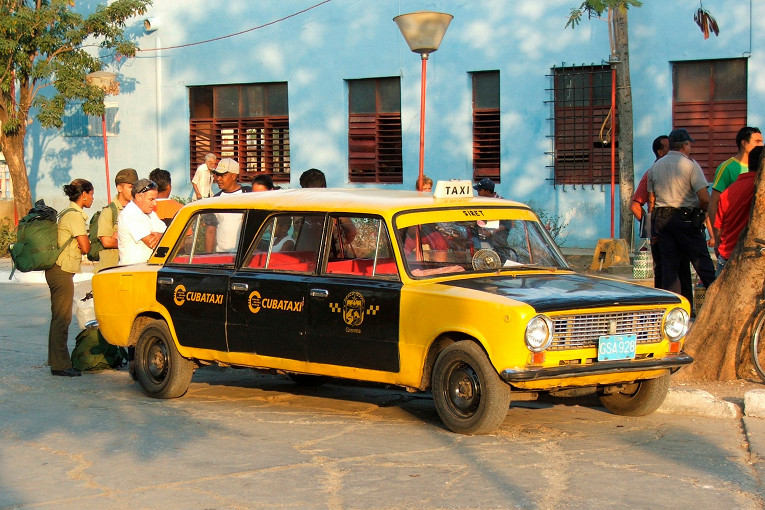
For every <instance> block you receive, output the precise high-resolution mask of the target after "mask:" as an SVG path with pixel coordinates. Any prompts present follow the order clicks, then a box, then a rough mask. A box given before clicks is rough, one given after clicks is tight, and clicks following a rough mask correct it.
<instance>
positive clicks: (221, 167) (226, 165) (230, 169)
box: [213, 158, 239, 174]
mask: <svg viewBox="0 0 765 510" xmlns="http://www.w3.org/2000/svg"><path fill="white" fill-rule="evenodd" d="M213 172H215V173H216V174H225V173H229V174H239V163H237V162H236V161H234V160H233V159H231V158H224V159H221V160H220V161H218V166H217V168H215V169H214V170H213Z"/></svg>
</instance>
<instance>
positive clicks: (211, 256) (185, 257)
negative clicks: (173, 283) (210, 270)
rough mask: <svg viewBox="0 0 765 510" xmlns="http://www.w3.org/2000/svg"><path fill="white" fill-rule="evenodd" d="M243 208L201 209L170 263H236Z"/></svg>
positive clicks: (178, 244)
mask: <svg viewBox="0 0 765 510" xmlns="http://www.w3.org/2000/svg"><path fill="white" fill-rule="evenodd" d="M242 219H243V213H242V212H241V211H224V212H215V213H213V212H200V213H197V214H195V215H194V216H192V217H191V219H190V220H189V222H188V223H187V224H186V228H185V230H184V232H183V234H182V235H181V237H180V239H179V240H178V242H177V244H176V247H175V251H174V252H173V255H172V256H171V257H170V258H169V259H168V264H171V265H172V264H184V265H186V264H191V265H227V266H231V265H234V263H235V262H236V252H237V248H238V245H239V233H240V231H241V228H242Z"/></svg>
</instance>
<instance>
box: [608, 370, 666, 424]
mask: <svg viewBox="0 0 765 510" xmlns="http://www.w3.org/2000/svg"><path fill="white" fill-rule="evenodd" d="M668 391H669V372H667V373H666V374H664V375H663V376H661V377H657V378H656V379H648V380H645V381H638V382H636V383H633V384H625V385H624V386H622V387H619V388H617V389H616V391H614V392H607V393H601V394H600V395H599V398H600V403H601V404H603V407H605V408H606V409H608V410H609V411H611V412H612V413H614V414H618V415H621V416H645V415H647V414H651V413H652V412H654V411H656V410H657V409H658V408H659V406H661V404H662V402H664V399H665V398H666V397H667V392H668Z"/></svg>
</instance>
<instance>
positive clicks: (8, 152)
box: [0, 126, 32, 218]
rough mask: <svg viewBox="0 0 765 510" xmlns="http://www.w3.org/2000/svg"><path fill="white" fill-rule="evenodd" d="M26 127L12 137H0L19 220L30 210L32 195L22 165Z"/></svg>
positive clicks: (25, 168) (24, 168) (23, 165)
mask: <svg viewBox="0 0 765 510" xmlns="http://www.w3.org/2000/svg"><path fill="white" fill-rule="evenodd" d="M25 135H26V126H24V127H22V128H20V129H19V131H18V132H17V133H15V134H13V135H10V136H9V135H3V136H2V137H0V146H1V147H2V150H3V155H4V156H5V161H6V162H7V163H8V170H10V173H11V182H12V183H13V202H14V205H15V207H16V213H17V214H18V216H19V218H21V217H23V216H25V215H26V214H27V213H28V212H29V210H30V209H31V208H32V195H31V193H30V191H29V178H28V177H27V166H26V164H25V163H24V136H25Z"/></svg>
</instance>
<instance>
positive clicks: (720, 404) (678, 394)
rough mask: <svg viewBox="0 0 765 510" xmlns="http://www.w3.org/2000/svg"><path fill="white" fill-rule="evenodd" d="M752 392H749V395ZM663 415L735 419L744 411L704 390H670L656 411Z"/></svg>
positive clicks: (764, 403)
mask: <svg viewBox="0 0 765 510" xmlns="http://www.w3.org/2000/svg"><path fill="white" fill-rule="evenodd" d="M758 391H760V392H762V394H763V396H762V399H761V401H762V403H763V407H762V410H763V411H762V412H763V416H765V390H758ZM749 393H752V392H747V395H749ZM656 412H657V413H663V414H687V415H692V416H705V417H709V418H728V419H735V418H738V417H740V416H741V415H742V410H741V408H740V407H739V406H737V405H736V404H734V403H733V402H726V401H724V400H722V399H720V398H718V397H715V396H714V395H712V394H711V393H709V392H708V391H704V390H677V389H673V388H670V390H669V393H668V394H667V398H666V399H665V400H664V403H663V404H662V405H661V406H660V407H659V409H657V410H656Z"/></svg>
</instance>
